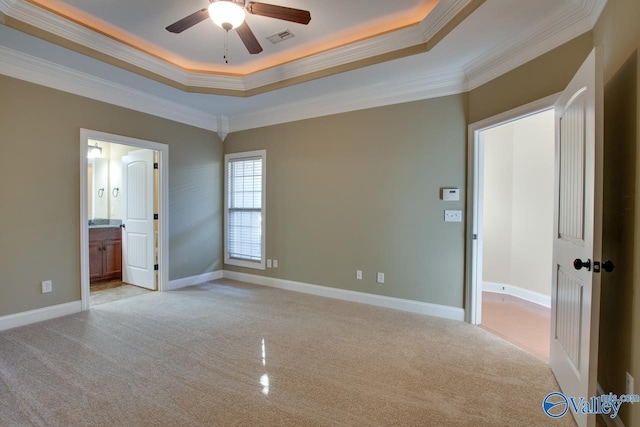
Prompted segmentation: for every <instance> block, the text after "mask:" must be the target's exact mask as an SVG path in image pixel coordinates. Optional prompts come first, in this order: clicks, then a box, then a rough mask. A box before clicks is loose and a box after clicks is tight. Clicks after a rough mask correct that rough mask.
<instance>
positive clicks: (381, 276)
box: [378, 273, 384, 283]
mask: <svg viewBox="0 0 640 427" xmlns="http://www.w3.org/2000/svg"><path fill="white" fill-rule="evenodd" d="M378 283H384V273H378Z"/></svg>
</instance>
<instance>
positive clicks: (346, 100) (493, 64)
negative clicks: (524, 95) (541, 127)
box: [0, 0, 606, 140]
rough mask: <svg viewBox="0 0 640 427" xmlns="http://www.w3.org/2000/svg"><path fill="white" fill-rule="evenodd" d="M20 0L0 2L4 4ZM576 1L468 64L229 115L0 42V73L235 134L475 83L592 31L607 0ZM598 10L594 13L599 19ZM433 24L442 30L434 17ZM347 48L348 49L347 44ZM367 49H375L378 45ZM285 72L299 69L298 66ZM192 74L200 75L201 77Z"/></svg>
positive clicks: (463, 0) (463, 1)
mask: <svg viewBox="0 0 640 427" xmlns="http://www.w3.org/2000/svg"><path fill="white" fill-rule="evenodd" d="M22 1H23V0H0V9H2V8H6V7H7V5H9V6H11V5H13V4H15V3H21V2H22ZM470 1H473V0H469V1H467V0H459V1H457V2H455V3H451V4H452V6H451V8H449V9H443V10H440V13H445V11H446V13H449V14H454V15H455V14H456V13H460V9H459V8H464V7H466V6H467V5H468V3H469V2H470ZM573 2H574V3H573V4H567V5H565V7H564V8H563V9H562V10H560V11H559V10H558V9H556V10H555V11H554V13H553V14H549V15H548V16H547V17H546V18H545V19H543V20H541V21H540V22H539V25H536V27H535V28H533V29H529V30H526V31H523V32H521V33H520V34H518V35H516V36H515V37H512V38H510V39H509V40H508V41H505V42H503V43H502V44H500V45H499V46H496V47H495V48H493V49H491V50H489V51H488V52H485V53H483V54H482V55H481V56H480V57H479V58H477V59H476V60H474V61H472V62H470V63H468V64H467V65H466V66H465V67H464V68H459V69H450V70H443V71H442V72H438V73H431V74H425V75H414V77H409V78H403V79H390V80H389V81H388V82H383V83H376V84H370V85H367V86H364V87H358V88H355V89H351V90H346V91H342V92H339V93H330V94H322V95H318V96H314V97H307V98H305V99H304V100H301V101H296V102H291V103H287V104H279V105H277V106H274V107H270V108H264V109H260V110H256V111H252V112H247V113H240V114H235V115H232V116H226V115H219V116H216V115H213V114H209V113H205V112H202V111H200V110H197V109H193V108H190V107H186V106H184V105H182V104H178V103H174V102H171V101H167V100H166V99H163V98H160V97H156V96H153V95H149V94H147V93H144V92H142V91H138V90H135V89H132V88H129V87H127V86H123V85H119V84H116V83H113V82H111V81H108V80H105V79H101V78H98V77H94V76H91V75H89V74H85V73H81V72H78V71H76V70H73V69H71V68H67V67H64V66H61V65H59V64H55V63H52V62H49V61H45V60H43V59H40V58H37V57H33V56H30V55H27V54H24V53H21V52H18V51H15V50H11V49H8V48H5V47H2V46H0V74H5V75H8V76H11V77H14V78H17V79H22V80H27V81H31V82H33V83H37V84H41V85H44V86H48V87H52V88H55V89H59V90H63V91H66V92H70V93H74V94H76V95H80V96H85V97H88V98H93V99H96V100H100V101H104V102H107V103H110V104H114V105H119V106H122V107H125V108H130V109H133V110H136V111H141V112H144V113H148V114H153V115H156V116H159V117H163V118H166V119H169V120H175V121H177V122H181V123H185V124H189V125H192V126H196V127H199V128H203V129H207V130H211V131H214V132H217V133H218V134H219V136H220V138H221V139H222V140H224V139H225V138H226V136H227V135H228V134H229V133H230V132H235V131H240V130H246V129H251V128H257V127H262V126H269V125H274V124H278V123H286V122H291V121H296V120H303V119H308V118H313V117H320V116H326V115H330V114H339V113H344V112H348V111H355V110H361V109H366V108H374V107H380V106H385V105H391V104H397V103H403V102H411V101H417V100H421V99H428V98H434V97H439V96H447V95H452V94H458V93H463V92H465V91H468V90H472V89H475V88H477V87H479V86H481V85H482V84H484V83H487V82H489V81H490V80H492V79H494V78H496V77H499V76H500V75H502V74H504V73H506V72H508V71H511V70H513V69H514V68H516V67H518V66H520V65H522V64H524V63H526V62H528V61H530V60H532V59H534V58H536V57H537V56H539V55H541V54H544V53H546V52H548V51H549V50H551V49H553V48H555V47H557V46H559V45H561V44H563V43H565V42H567V41H568V40H571V39H572V38H574V37H577V36H579V35H580V34H583V33H584V32H586V31H589V30H591V29H592V28H593V24H592V23H593V22H595V20H597V16H599V14H600V13H601V11H602V9H603V7H604V5H605V4H606V0H573ZM594 15H597V16H595V17H594ZM433 19H435V17H434V18H433ZM439 22H441V23H442V22H447V18H446V17H442V18H441V20H440V21H439ZM433 25H434V26H435V27H434V28H437V25H436V23H433ZM409 30H410V31H407V32H406V33H405V34H404V35H403V37H407V38H414V37H418V38H420V39H422V37H424V36H425V33H424V27H420V26H416V27H412V28H410V29H409ZM427 36H428V34H427ZM383 40H384V39H383ZM387 42H388V45H387V46H388V47H389V48H390V49H393V46H394V43H395V41H394V40H387ZM356 45H357V44H356ZM356 45H354V46H352V47H351V48H352V49H354V50H355V51H356V52H358V53H359V52H360V50H359V49H363V48H365V49H366V48H367V46H366V43H365V42H363V45H365V46H356ZM349 48H350V47H348V46H347V47H345V49H347V50H348V49H349ZM369 48H371V49H375V47H374V46H369ZM332 54H333V55H337V56H340V55H341V54H344V56H343V57H342V58H338V57H336V58H335V61H336V62H335V63H339V61H341V60H346V59H345V58H348V57H349V53H348V52H332ZM312 59H313V60H316V58H309V60H312ZM309 66H311V65H309ZM288 70H289V71H290V72H292V73H294V72H295V70H294V69H288ZM280 71H282V72H286V71H287V70H271V72H276V73H277V72H280ZM295 75H296V74H290V75H288V76H295ZM189 78H190V79H197V78H198V76H190V77H189ZM252 78H254V77H252ZM260 78H262V77H255V79H256V80H255V81H252V82H250V83H251V84H255V85H259V84H264V82H266V81H268V80H267V79H266V78H265V80H260ZM198 82H199V83H202V82H200V81H198Z"/></svg>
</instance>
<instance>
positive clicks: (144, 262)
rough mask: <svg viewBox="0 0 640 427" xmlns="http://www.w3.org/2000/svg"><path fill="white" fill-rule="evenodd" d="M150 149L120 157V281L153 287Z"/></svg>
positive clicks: (152, 192)
mask: <svg viewBox="0 0 640 427" xmlns="http://www.w3.org/2000/svg"><path fill="white" fill-rule="evenodd" d="M153 185H154V179H153V151H152V150H140V151H132V152H130V153H129V154H128V155H126V156H124V157H123V158H122V196H123V199H122V226H123V229H122V280H123V281H124V282H126V283H130V284H132V285H136V286H142V287H144V288H147V289H154V290H155V289H156V280H155V277H156V273H155V270H154V265H155V241H154V224H153V221H154V219H153V214H154V212H153V194H154V191H153V190H154V188H153Z"/></svg>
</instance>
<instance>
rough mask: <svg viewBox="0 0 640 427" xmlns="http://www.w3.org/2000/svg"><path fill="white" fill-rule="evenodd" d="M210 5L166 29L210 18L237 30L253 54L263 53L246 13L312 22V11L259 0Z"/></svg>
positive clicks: (184, 27) (219, 0)
mask: <svg viewBox="0 0 640 427" xmlns="http://www.w3.org/2000/svg"><path fill="white" fill-rule="evenodd" d="M209 1H210V3H211V4H210V5H209V7H208V8H204V9H200V10H199V11H197V12H195V13H192V14H191V15H189V16H187V17H185V18H182V19H181V20H179V21H177V22H174V23H173V24H171V25H169V26H168V27H167V31H169V32H172V33H181V32H183V31H184V30H187V29H189V28H191V27H193V26H194V25H196V24H198V23H200V22H202V21H204V20H205V19H207V18H211V20H212V21H213V22H214V23H215V24H216V25H218V26H219V27H221V28H223V29H224V30H226V31H227V32H229V30H231V29H235V30H236V32H237V33H238V36H240V39H241V40H242V43H244V45H245V47H246V48H247V50H248V51H249V53H250V54H252V55H253V54H256V53H260V52H262V46H260V43H259V42H258V39H256V36H255V35H254V34H253V31H251V28H249V26H248V25H247V22H246V21H245V20H244V17H245V12H247V13H250V14H252V15H259V16H266V17H269V18H276V19H282V20H284V21H290V22H296V23H298V24H304V25H307V24H308V23H309V21H311V13H309V11H307V10H301V9H294V8H291V7H285V6H277V5H274V4H266V3H257V2H252V1H246V0H209Z"/></svg>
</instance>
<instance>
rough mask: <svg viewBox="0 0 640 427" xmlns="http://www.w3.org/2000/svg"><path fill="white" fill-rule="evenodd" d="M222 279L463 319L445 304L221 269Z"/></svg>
mask: <svg viewBox="0 0 640 427" xmlns="http://www.w3.org/2000/svg"><path fill="white" fill-rule="evenodd" d="M224 277H225V279H232V280H238V281H241V282H248V283H253V284H255V285H262V286H269V287H272V288H278V289H285V290H288V291H295V292H301V293H305V294H311V295H317V296H321V297H327V298H334V299H339V300H344V301H351V302H358V303H363V304H369V305H375V306H378V307H386V308H393V309H396V310H402V311H409V312H412V313H420V314H428V315H430V316H436V317H443V318H445V319H452V320H459V321H463V320H464V309H462V308H456V307H449V306H446V305H439V304H430V303H427V302H421V301H412V300H407V299H402V298H394V297H388V296H383V295H375V294H367V293H365V292H357V291H349V290H345V289H338V288H330V287H327V286H319V285H311V284H308V283H301V282H294V281H291V280H284V279H275V278H272V277H264V276H257V275H254V274H247V273H238V272H235V271H229V270H224Z"/></svg>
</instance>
